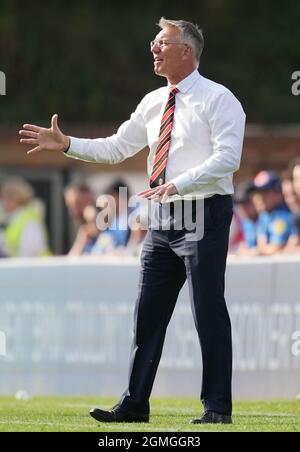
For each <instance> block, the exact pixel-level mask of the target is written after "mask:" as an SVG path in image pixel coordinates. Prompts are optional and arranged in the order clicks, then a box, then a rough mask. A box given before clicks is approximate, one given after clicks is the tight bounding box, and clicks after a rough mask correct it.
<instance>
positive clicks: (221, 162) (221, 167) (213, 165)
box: [172, 90, 246, 195]
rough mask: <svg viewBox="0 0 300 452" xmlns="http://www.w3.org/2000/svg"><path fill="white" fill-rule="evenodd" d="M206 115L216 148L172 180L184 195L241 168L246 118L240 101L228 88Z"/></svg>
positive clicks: (217, 97)
mask: <svg viewBox="0 0 300 452" xmlns="http://www.w3.org/2000/svg"><path fill="white" fill-rule="evenodd" d="M206 117H207V121H208V124H209V127H210V132H211V142H212V149H213V152H212V155H211V156H210V157H209V158H208V159H207V160H206V161H205V162H203V163H202V164H200V165H199V166H196V167H194V168H190V169H189V170H188V171H186V172H185V173H183V174H181V175H180V176H178V177H176V178H174V179H173V180H172V182H173V183H174V185H175V186H176V188H177V191H178V193H179V194H180V195H184V194H186V193H190V192H193V191H194V190H196V189H197V186H202V185H205V184H208V185H210V184H213V183H215V182H216V181H217V180H218V179H222V178H224V177H226V176H228V175H230V174H232V173H234V172H235V171H237V170H238V169H239V166H240V161H241V155H242V148H243V138H244V131H245V119H246V115H245V113H244V111H243V108H242V106H241V104H240V102H239V101H238V100H237V99H236V98H235V96H234V95H233V94H232V93H231V92H230V91H229V90H225V91H223V92H221V93H219V94H218V95H217V96H216V97H215V98H214V99H213V100H212V101H211V102H210V103H209V104H208V105H207V107H206Z"/></svg>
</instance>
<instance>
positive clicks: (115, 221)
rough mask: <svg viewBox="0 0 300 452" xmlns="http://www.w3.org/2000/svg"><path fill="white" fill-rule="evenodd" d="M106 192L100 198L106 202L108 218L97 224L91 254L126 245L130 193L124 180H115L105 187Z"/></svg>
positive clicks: (128, 229)
mask: <svg viewBox="0 0 300 452" xmlns="http://www.w3.org/2000/svg"><path fill="white" fill-rule="evenodd" d="M106 193H107V194H106V195H104V196H102V197H101V199H102V201H105V203H106V204H107V210H108V212H109V214H108V217H109V218H108V222H104V223H105V224H103V225H99V224H98V229H100V234H99V236H98V239H97V240H96V243H95V245H94V246H93V248H92V250H91V253H92V254H108V253H114V251H115V250H117V249H118V251H120V249H122V248H124V247H125V246H126V245H127V242H128V240H129V236H130V228H129V225H128V216H129V214H130V211H131V210H130V209H128V199H129V196H130V194H129V190H128V187H127V185H126V184H125V183H124V181H122V180H117V181H115V182H114V183H113V184H112V185H110V186H109V187H108V188H107V190H106ZM98 199H99V198H98ZM101 207H103V206H101Z"/></svg>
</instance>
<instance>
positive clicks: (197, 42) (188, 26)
mask: <svg viewBox="0 0 300 452" xmlns="http://www.w3.org/2000/svg"><path fill="white" fill-rule="evenodd" d="M157 25H158V26H159V27H160V28H161V29H163V28H165V27H167V26H172V27H176V28H178V29H179V30H180V31H181V35H182V38H183V39H184V40H186V41H188V42H189V43H190V44H191V45H192V47H193V49H194V53H195V59H196V62H197V64H198V66H199V63H200V56H201V54H202V51H203V48H204V38H203V31H202V30H201V29H200V28H199V27H198V25H196V24H192V22H187V21H186V20H169V19H165V18H164V17H161V19H160V20H159V22H158V24H157Z"/></svg>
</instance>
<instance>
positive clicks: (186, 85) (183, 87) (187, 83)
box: [168, 69, 200, 93]
mask: <svg viewBox="0 0 300 452" xmlns="http://www.w3.org/2000/svg"><path fill="white" fill-rule="evenodd" d="M199 78H200V74H199V72H198V69H195V70H194V71H193V72H191V73H190V75H188V76H187V77H186V78H184V79H183V80H181V82H179V83H177V85H175V86H176V88H177V89H178V91H179V92H181V93H186V92H187V91H188V90H189V89H190V88H191V87H192V86H193V85H194V84H195V83H196V81H197V80H199ZM170 86H172V85H171V83H168V87H170Z"/></svg>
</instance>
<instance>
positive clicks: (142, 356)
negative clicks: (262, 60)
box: [20, 18, 245, 423]
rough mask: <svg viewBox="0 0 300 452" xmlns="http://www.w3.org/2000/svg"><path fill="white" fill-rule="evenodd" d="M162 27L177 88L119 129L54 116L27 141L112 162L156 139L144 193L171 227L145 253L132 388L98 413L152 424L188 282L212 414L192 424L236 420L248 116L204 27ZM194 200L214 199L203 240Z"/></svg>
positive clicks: (160, 70)
mask: <svg viewBox="0 0 300 452" xmlns="http://www.w3.org/2000/svg"><path fill="white" fill-rule="evenodd" d="M159 26H160V28H161V31H160V32H159V33H158V34H157V36H156V38H155V39H154V41H152V42H151V45H150V50H151V52H152V55H153V58H154V72H155V73H156V74H157V75H160V76H163V77H165V78H166V79H167V81H168V86H165V87H163V88H160V89H157V90H155V91H152V92H150V93H149V94H147V95H146V96H145V97H144V98H143V99H142V101H141V102H140V103H139V105H138V106H137V108H136V110H135V112H134V113H133V114H132V115H131V117H130V119H129V120H128V121H126V122H125V123H123V124H122V125H121V126H120V128H119V129H118V131H117V133H116V134H115V135H113V136H111V137H107V138H98V139H93V140H90V139H80V138H74V137H68V136H66V135H64V134H63V133H62V132H61V131H60V129H59V127H58V124H57V115H54V116H53V117H52V122H51V128H49V129H46V128H41V127H38V126H35V125H30V124H25V125H24V129H23V130H21V131H20V134H21V135H22V136H23V138H22V139H21V142H22V143H25V144H30V145H34V147H33V148H32V149H30V150H29V151H28V153H35V152H39V151H43V150H49V151H58V152H65V153H66V155H67V156H68V157H72V158H79V159H81V160H86V161H90V162H100V163H111V164H114V163H119V162H121V161H122V160H124V159H126V158H128V157H131V156H133V155H135V154H136V153H137V152H139V151H140V150H141V149H144V148H145V146H147V145H148V146H149V148H150V152H149V156H148V175H149V185H150V187H149V188H147V189H146V190H145V191H143V192H142V193H140V196H142V197H143V198H146V199H148V200H154V201H157V202H156V206H157V212H156V214H157V215H158V216H159V219H160V220H162V219H163V216H164V214H165V213H166V212H165V211H164V209H166V206H168V209H169V210H168V213H167V216H168V218H169V228H168V229H163V230H161V229H159V230H158V229H156V228H151V226H150V228H149V231H148V233H147V236H146V239H145V244H144V248H143V252H142V255H141V263H142V265H141V267H142V268H141V275H140V283H139V291H138V299H137V303H136V308H135V314H134V317H135V319H134V322H135V325H134V341H133V346H132V352H131V363H130V372H129V384H128V388H127V389H126V391H125V392H124V394H123V395H122V397H121V399H120V401H119V402H118V403H117V405H116V406H115V407H113V408H112V409H111V410H109V411H106V410H102V409H99V408H95V409H93V410H91V412H90V414H91V415H92V416H93V417H94V418H95V419H96V420H98V421H100V422H148V421H149V412H150V405H149V398H150V394H151V390H152V386H153V382H154V378H155V375H156V371H157V367H158V364H159V360H160V357H161V353H162V348H163V343H164V338H165V333H166V328H167V325H168V323H169V320H170V318H171V315H172V313H173V309H174V307H175V304H176V300H177V297H178V294H179V291H180V289H181V287H182V286H183V284H184V282H185V280H186V279H187V280H188V284H189V290H190V298H191V305H192V311H193V316H194V321H195V325H196V329H197V332H198V335H199V341H200V345H201V350H202V361H203V378H202V390H201V396H200V398H201V401H202V403H203V405H204V414H203V416H202V417H200V418H199V419H194V420H193V421H192V422H193V423H231V414H232V413H231V410H232V400H231V376H232V343H231V325H230V319H229V315H228V312H227V307H226V303H225V299H224V274H225V266H226V256H227V248H228V235H229V227H230V222H231V218H232V196H231V195H232V194H233V184H232V175H233V173H234V172H235V171H236V170H237V169H238V168H239V165H240V159H241V152H242V144H243V136H244V126H245V114H244V112H243V109H242V107H241V105H240V103H239V101H238V100H237V99H236V98H235V97H234V95H233V94H232V93H231V92H230V91H229V90H228V89H227V88H225V87H224V86H222V85H220V84H217V83H215V82H213V81H210V80H208V79H206V78H204V77H202V76H201V75H200V74H199V72H198V70H197V68H198V66H199V62H200V55H201V53H202V50H203V45H204V41H203V35H202V32H201V30H200V29H199V28H198V27H197V26H196V25H194V24H192V23H190V22H186V21H183V20H178V21H174V20H166V19H164V18H161V20H160V22H159ZM186 198H188V201H186ZM191 198H192V199H191ZM203 200H204V201H203ZM186 202H187V203H189V207H190V208H191V210H190V212H191V215H192V219H193V221H196V222H197V221H198V220H197V212H198V210H197V206H198V205H202V206H203V204H204V206H203V215H204V231H203V237H200V238H199V237H198V238H197V239H195V240H191V239H190V235H189V233H188V231H187V229H186V228H185V226H184V225H183V226H182V227H181V228H178V227H176V221H177V220H176V218H175V217H176V215H175V211H177V212H178V210H177V206H178V203H179V204H180V203H182V204H181V206H182V209H187V208H186V207H185V206H186V204H185V203H186ZM179 210H180V209H179ZM187 210H188V209H187ZM183 215H184V213H182V216H183ZM188 237H189V238H188Z"/></svg>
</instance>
